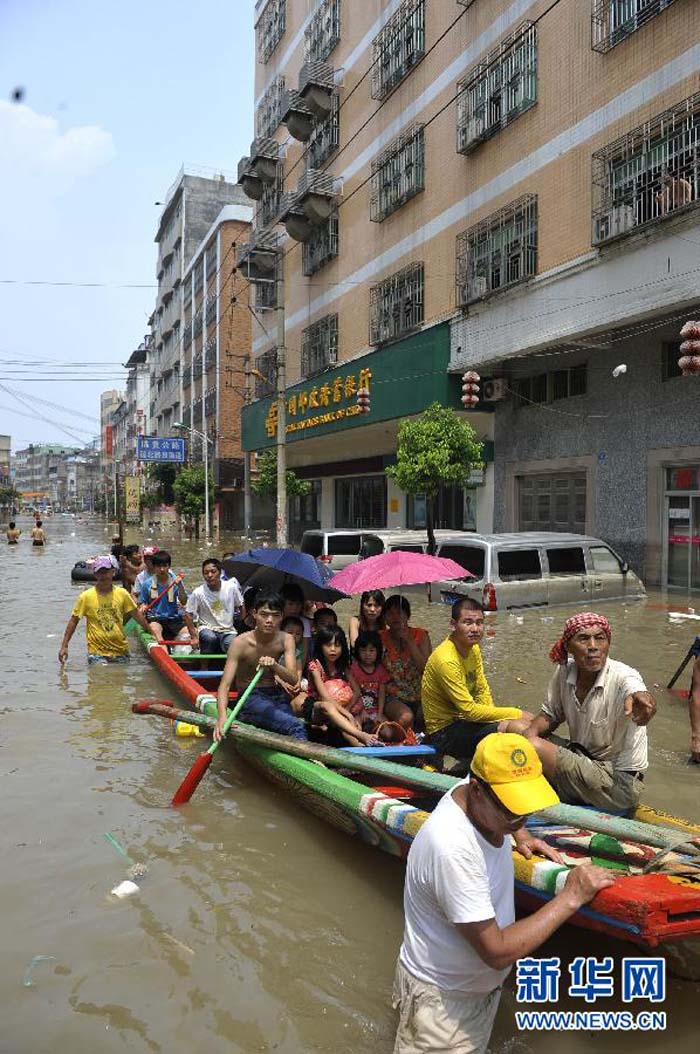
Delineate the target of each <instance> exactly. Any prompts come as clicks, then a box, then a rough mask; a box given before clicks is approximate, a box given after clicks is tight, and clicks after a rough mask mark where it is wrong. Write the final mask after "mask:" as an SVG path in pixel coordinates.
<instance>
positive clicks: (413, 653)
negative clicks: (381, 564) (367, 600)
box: [379, 593, 433, 729]
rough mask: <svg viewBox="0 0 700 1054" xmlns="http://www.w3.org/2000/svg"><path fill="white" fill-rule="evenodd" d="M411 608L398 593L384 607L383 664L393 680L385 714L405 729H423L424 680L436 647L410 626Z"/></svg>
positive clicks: (388, 686)
mask: <svg viewBox="0 0 700 1054" xmlns="http://www.w3.org/2000/svg"><path fill="white" fill-rule="evenodd" d="M410 618H411V605H410V604H409V602H408V601H407V600H406V597H402V596H399V594H398V593H396V594H395V595H394V596H391V597H389V599H388V600H387V602H386V607H385V608H384V621H385V622H386V627H387V628H386V629H384V630H382V632H381V633H380V634H379V636H380V638H381V641H382V644H383V646H384V657H383V660H382V661H383V663H384V665H385V667H386V669H387V670H388V672H389V676H390V677H391V682H390V684H388V685H387V692H386V705H385V707H384V714H385V716H386V717H387V718H388V719H389V720H390V721H397V722H398V723H399V724H400V725H403V727H404V728H417V729H421V728H422V727H423V714H422V711H421V679H422V677H423V670H424V669H425V664H426V662H427V661H428V659H429V658H430V653H431V651H432V650H433V646H432V644H431V643H430V637H429V635H428V631H427V630H425V629H423V628H422V627H421V626H409V624H408V623H409V620H410Z"/></svg>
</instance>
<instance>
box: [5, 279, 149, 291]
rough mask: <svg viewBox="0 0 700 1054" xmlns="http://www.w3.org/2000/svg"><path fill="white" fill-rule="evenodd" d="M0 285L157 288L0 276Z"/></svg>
mask: <svg viewBox="0 0 700 1054" xmlns="http://www.w3.org/2000/svg"><path fill="white" fill-rule="evenodd" d="M0 285H48V286H62V287H63V286H67V287H68V288H72V289H157V288H158V286H156V285H152V284H150V285H140V284H137V283H135V282H51V281H49V280H48V279H28V278H0Z"/></svg>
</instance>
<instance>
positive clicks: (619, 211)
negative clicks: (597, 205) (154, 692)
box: [595, 205, 634, 242]
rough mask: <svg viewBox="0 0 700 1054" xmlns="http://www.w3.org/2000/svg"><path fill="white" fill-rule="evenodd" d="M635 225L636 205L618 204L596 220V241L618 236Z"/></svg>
mask: <svg viewBox="0 0 700 1054" xmlns="http://www.w3.org/2000/svg"><path fill="white" fill-rule="evenodd" d="M633 227H634V206H633V205H616V206H615V207H614V208H612V209H610V211H609V212H606V213H604V214H603V215H602V216H599V217H598V219H597V220H596V231H595V233H596V241H599V242H604V241H607V240H608V238H617V237H618V236H619V235H620V234H624V233H625V232H626V231H629V230H632V228H633Z"/></svg>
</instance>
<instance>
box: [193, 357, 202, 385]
mask: <svg viewBox="0 0 700 1054" xmlns="http://www.w3.org/2000/svg"><path fill="white" fill-rule="evenodd" d="M202 366H203V364H202V356H201V355H196V356H195V357H194V359H193V360H192V379H193V380H195V381H198V380H199V378H200V377H201V376H202Z"/></svg>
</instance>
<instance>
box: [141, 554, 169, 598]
mask: <svg viewBox="0 0 700 1054" xmlns="http://www.w3.org/2000/svg"><path fill="white" fill-rule="evenodd" d="M157 552H158V546H157V545H144V547H143V551H142V554H141V555H142V556H143V569H142V570H141V571H139V573H138V574H137V576H136V582H135V583H134V590H133V592H134V596H135V597H136V601H137V603H138V601H139V600H140V599H141V588H142V586H143V583H144V582H146V581H148V579H149V578H152V577H153V575H154V574H155V573H156V569H155V567H154V566H153V557H154V556H155V555H156V553H157ZM173 578H175V575H174V574H173Z"/></svg>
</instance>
